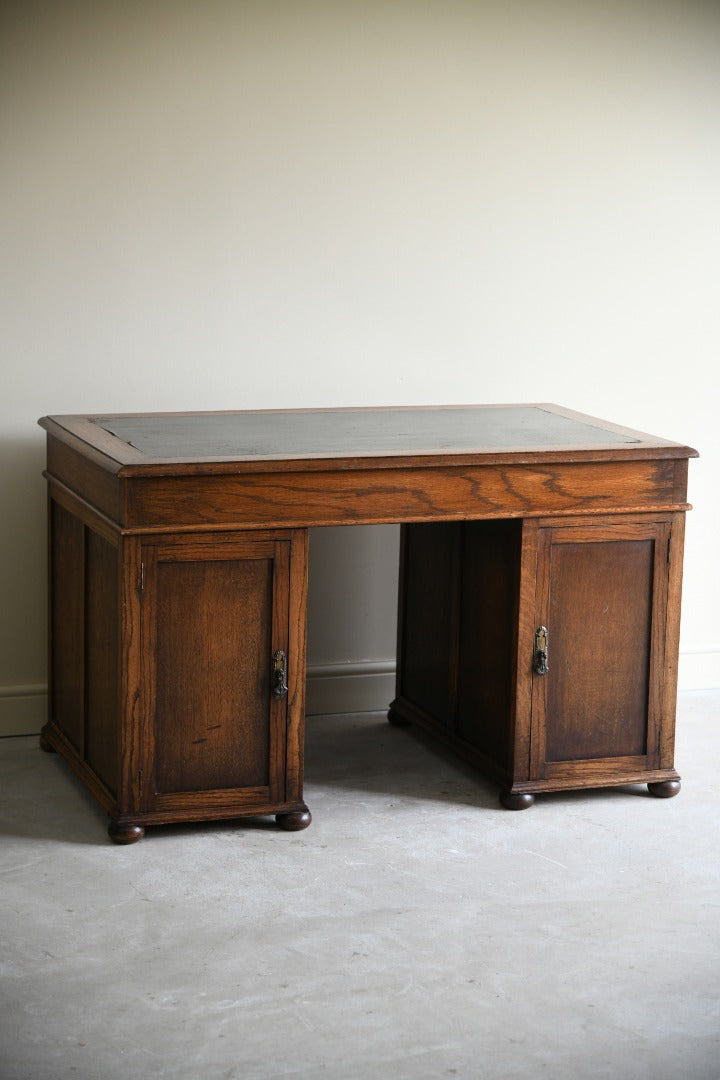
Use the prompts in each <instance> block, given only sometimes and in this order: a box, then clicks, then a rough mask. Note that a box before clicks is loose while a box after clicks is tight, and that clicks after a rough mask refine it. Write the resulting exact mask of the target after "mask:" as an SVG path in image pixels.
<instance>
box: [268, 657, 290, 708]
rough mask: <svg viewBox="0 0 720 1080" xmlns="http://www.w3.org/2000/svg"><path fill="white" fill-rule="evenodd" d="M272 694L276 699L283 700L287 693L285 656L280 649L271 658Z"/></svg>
mask: <svg viewBox="0 0 720 1080" xmlns="http://www.w3.org/2000/svg"><path fill="white" fill-rule="evenodd" d="M272 692H273V694H274V695H275V697H277V698H283V697H285V695H286V694H287V692H288V684H287V656H286V655H285V653H284V652H283V650H282V649H278V650H277V651H276V652H274V653H273V658H272Z"/></svg>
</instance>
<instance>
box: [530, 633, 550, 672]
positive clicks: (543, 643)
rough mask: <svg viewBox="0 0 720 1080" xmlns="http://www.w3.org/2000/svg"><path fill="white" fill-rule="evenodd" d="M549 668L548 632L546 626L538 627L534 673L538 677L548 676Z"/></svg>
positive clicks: (534, 654)
mask: <svg viewBox="0 0 720 1080" xmlns="http://www.w3.org/2000/svg"><path fill="white" fill-rule="evenodd" d="M549 670H550V669H549V667H548V632H547V627H546V626H538V628H537V630H536V631H535V652H534V653H533V671H534V672H535V674H536V675H547V673H548V671H549Z"/></svg>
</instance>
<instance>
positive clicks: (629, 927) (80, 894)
mask: <svg viewBox="0 0 720 1080" xmlns="http://www.w3.org/2000/svg"><path fill="white" fill-rule="evenodd" d="M719 706H720V691H713V692H702V693H689V694H684V695H681V698H680V703H679V719H678V754H677V760H678V766H679V768H680V771H681V772H682V773H683V775H684V785H683V791H682V792H681V794H680V795H679V796H678V797H677V798H675V799H670V800H655V799H653V798H651V797H649V796H648V795H647V793H646V791H645V789H644V788H639V787H638V788H625V789H621V790H620V789H615V790H606V791H603V792H587V793H584V794H579V793H573V794H562V795H553V796H549V795H547V796H544V797H540V798H538V800H537V802H536V805H535V806H534V807H533V808H532V809H531V810H529V811H524V812H521V813H509V812H508V811H504V810H501V809H499V808H498V804H497V792H496V790H495V788H494V787H493V786H492V785H490V784H488V783H487V782H485V781H483V780H481V779H480V780H478V779H477V778H476V777H475V775H474V774H473V773H471V772H470V771H469V770H467V769H465V768H464V767H463V766H459V765H457V764H456V763H455V762H454V761H453V760H451V759H450V757H449V756H448V755H447V754H446V753H445V752H443V751H438V750H437V749H435V748H434V747H432V746H430V745H429V744H428V743H427V742H426V741H425V740H424V738H423V737H422V736H420V735H415V734H412V733H409V732H408V731H405V730H398V729H395V728H391V727H390V726H389V725H387V724H386V723H385V722H384V720H383V718H382V717H381V716H379V715H369V716H367V715H366V716H349V717H324V718H314V719H312V720H310V721H309V734H308V755H307V758H308V760H307V769H306V772H307V784H306V792H307V799H308V803H309V805H310V806H311V808H312V811H313V814H314V823H313V825H312V826H311V828H310V829H308V830H307V831H306V832H303V833H295V834H290V833H282V832H278V831H276V830H275V829H274V828H273V827H270V826H269V825H268V824H266V823H256V824H254V825H245V826H242V827H241V826H240V825H238V824H237V823H223V824H221V825H204V826H203V825H198V826H182V827H172V828H164V829H155V830H148V834H147V836H146V839H145V840H144V841H143V842H142V843H140V844H138V845H135V846H133V847H127V848H122V847H116V846H114V845H112V844H110V843H109V842H108V841H107V839H106V834H105V826H106V821H105V819H104V817H103V815H102V814H101V813H100V812H99V811H98V810H97V809H96V808H95V806H94V804H93V803H92V802H91V801H90V799H89V797H88V796H86V795H85V793H84V791H83V790H81V789H80V787H79V786H78V785H77V784H76V782H75V781H74V780H73V779H72V778H71V775H70V773H69V772H68V770H67V769H66V767H65V766H64V765H63V763H62V762H61V761H60V760H59V759H58V758H57V757H56V756H55V755H49V754H43V753H42V752H41V751H40V750H38V749H37V743H36V740H35V739H34V738H25V739H6V740H3V741H1V742H0V776H1V777H2V783H3V795H2V819H1V822H0V829H1V830H2V834H3V844H2V848H1V852H0V857H1V860H2V878H1V879H0V880H1V881H2V886H3V888H2V895H1V905H2V907H1V917H2V933H3V937H4V944H3V949H2V958H1V962H2V991H3V1002H2V1006H1V1008H0V1020H1V1022H2V1029H3V1030H2V1042H1V1044H0V1061H2V1062H4V1064H0V1076H2V1078H3V1080H17V1078H22V1080H65V1078H68V1080H70V1078H74V1080H78V1078H93V1080H116V1078H117V1080H120V1078H121V1077H122V1078H123V1080H128V1078H129V1080H134V1078H143V1080H144V1078H155V1077H167V1078H192V1080H195V1078H198V1080H199V1078H202V1080H213V1078H216V1077H217V1078H223V1080H254V1078H258V1080H260V1078H262V1080H272V1078H281V1077H283V1078H284V1077H290V1078H296V1080H301V1078H302V1080H306V1078H307V1080H310V1078H312V1080H316V1078H318V1077H328V1078H330V1080H361V1078H363V1080H364V1078H370V1077H372V1078H373V1080H378V1078H379V1080H382V1078H386V1077H387V1078H392V1080H404V1078H408V1080H410V1078H436V1077H437V1078H443V1077H454V1078H472V1080H475V1078H484V1077H488V1078H493V1080H515V1078H517V1080H520V1078H522V1080H526V1078H528V1077H547V1078H552V1080H564V1078H566V1077H567V1078H573V1080H578V1078H580V1080H582V1078H595V1077H610V1078H613V1080H616V1078H622V1080H632V1078H638V1080H639V1078H642V1080H645V1078H652V1080H675V1078H680V1077H687V1078H703V1080H717V1078H718V1077H720V1012H719V1009H718V1001H719V1000H720V888H719V878H720V852H719V844H718V835H719V831H718V824H719V823H720V801H719V800H718V765H719V757H720V755H719V754H718V750H719V748H720V747H719V744H720V738H719V734H718V733H719V730H720V729H719V727H718V723H717V717H718V707H719Z"/></svg>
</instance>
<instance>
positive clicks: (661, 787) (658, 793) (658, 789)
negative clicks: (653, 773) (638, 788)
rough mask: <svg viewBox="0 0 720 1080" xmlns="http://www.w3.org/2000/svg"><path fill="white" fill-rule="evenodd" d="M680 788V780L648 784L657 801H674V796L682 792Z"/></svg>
mask: <svg viewBox="0 0 720 1080" xmlns="http://www.w3.org/2000/svg"><path fill="white" fill-rule="evenodd" d="M680 787H681V784H680V781H679V780H658V781H657V782H655V783H652V784H648V791H649V792H650V794H651V795H654V796H655V798H656V799H672V797H673V795H677V793H678V792H679V791H680Z"/></svg>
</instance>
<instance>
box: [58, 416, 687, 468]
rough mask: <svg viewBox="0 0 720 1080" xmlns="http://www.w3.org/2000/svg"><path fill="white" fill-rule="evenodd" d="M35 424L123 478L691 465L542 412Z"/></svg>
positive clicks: (648, 439)
mask: <svg viewBox="0 0 720 1080" xmlns="http://www.w3.org/2000/svg"><path fill="white" fill-rule="evenodd" d="M40 423H41V425H42V426H43V427H45V428H46V429H47V430H48V431H49V432H50V433H51V434H54V435H56V436H58V435H59V436H60V437H61V438H62V433H67V434H69V435H71V436H74V437H75V438H78V439H80V440H81V441H82V442H83V443H85V444H87V445H88V446H89V447H91V448H93V450H94V451H95V452H99V453H101V454H103V455H104V456H106V457H107V458H109V459H110V460H111V461H112V462H114V463H116V464H117V466H118V467H119V469H118V471H122V472H123V473H124V474H126V475H131V474H132V473H135V472H136V470H137V471H138V472H140V471H145V470H146V469H149V470H150V471H152V472H156V471H157V469H158V467H162V466H182V465H191V466H194V470H193V471H196V470H197V471H199V470H201V469H202V467H203V466H209V465H212V464H217V463H221V462H227V463H245V464H247V465H249V466H250V467H252V465H253V464H255V465H256V467H257V465H259V464H260V463H261V462H263V463H265V467H266V468H267V467H271V463H272V462H275V463H281V462H282V463H288V462H294V463H296V465H297V464H298V463H300V462H307V463H312V464H314V465H315V467H317V466H318V465H319V464H320V462H322V461H325V462H331V463H332V467H335V468H338V467H342V465H341V463H342V462H343V461H353V462H355V463H356V464H357V463H358V462H359V461H366V463H367V465H368V466H371V465H372V463H373V462H372V459H383V460H388V459H402V460H407V459H409V458H412V459H422V460H423V461H425V462H426V463H429V462H430V461H437V460H442V461H446V460H448V459H463V460H469V459H475V460H487V459H488V457H492V458H493V459H495V460H497V459H498V458H506V457H507V458H511V457H514V458H517V457H521V458H523V459H525V460H527V459H529V458H532V457H535V456H537V455H541V456H542V457H545V455H560V456H562V457H567V456H568V455H572V456H573V457H574V456H575V455H580V456H585V455H587V454H588V453H592V454H593V457H595V458H596V459H597V458H598V457H599V458H600V459H603V458H604V459H614V458H616V457H619V458H627V457H643V458H647V457H673V458H678V457H694V456H696V452H695V451H694V450H692V449H691V448H690V447H684V446H682V445H681V444H679V443H673V442H669V441H668V440H665V439H659V438H656V437H654V436H652V435H647V434H645V433H643V432H640V431H634V430H632V429H630V428H624V427H619V426H617V425H615V424H609V423H607V422H606V421H604V420H599V419H597V418H595V417H591V416H585V415H584V414H582V413H577V412H572V411H571V410H569V409H564V408H561V407H559V406H557V405H550V404H541V405H538V404H533V405H459V406H437V407H418V408H395V407H387V408H357V409H354V408H350V409H306V410H277V411H271V410H264V411H242V412H205V413H149V414H141V413H136V414H123V415H85V416H54V417H45V418H43V419H42V420H41V421H40ZM369 459H370V460H369ZM374 463H375V464H376V465H377V464H379V461H378V460H375V462H374ZM213 471H214V470H213Z"/></svg>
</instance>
